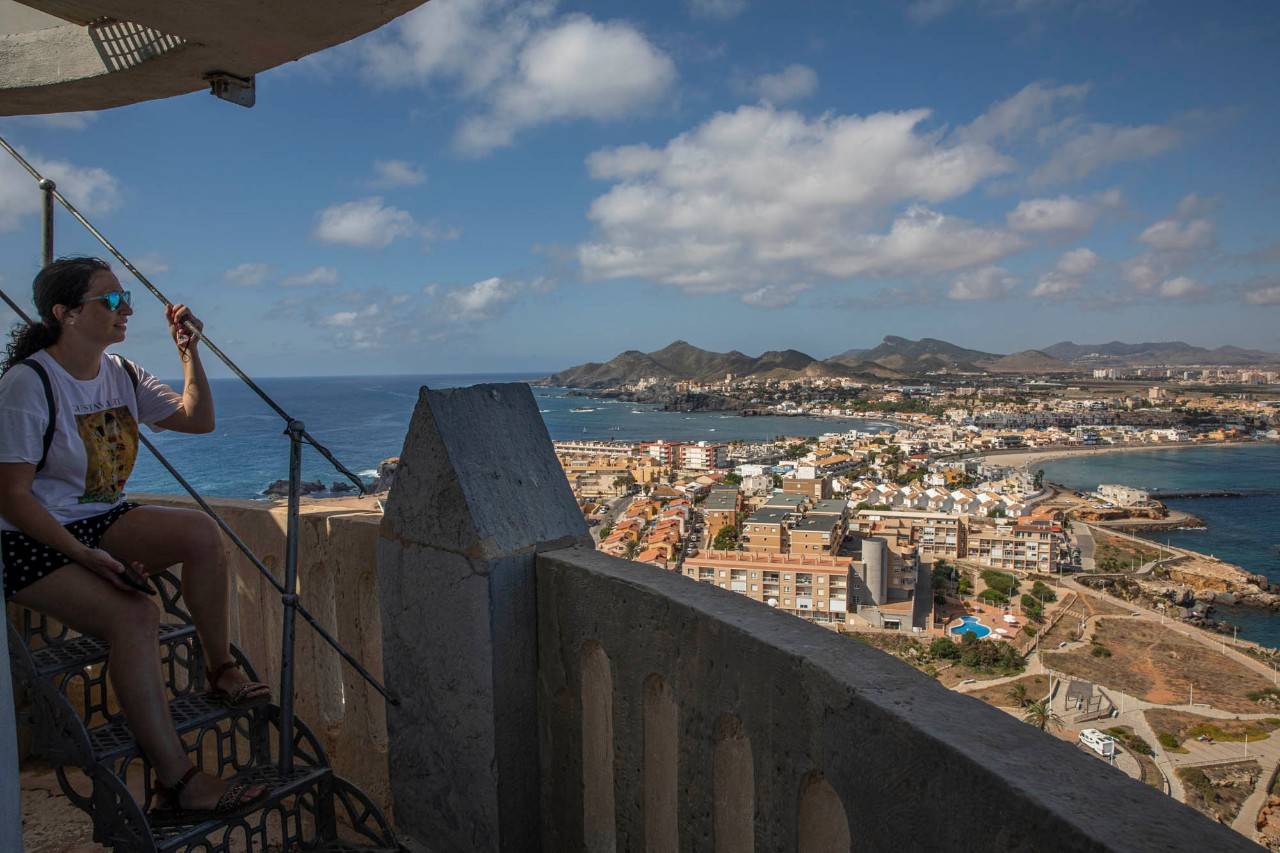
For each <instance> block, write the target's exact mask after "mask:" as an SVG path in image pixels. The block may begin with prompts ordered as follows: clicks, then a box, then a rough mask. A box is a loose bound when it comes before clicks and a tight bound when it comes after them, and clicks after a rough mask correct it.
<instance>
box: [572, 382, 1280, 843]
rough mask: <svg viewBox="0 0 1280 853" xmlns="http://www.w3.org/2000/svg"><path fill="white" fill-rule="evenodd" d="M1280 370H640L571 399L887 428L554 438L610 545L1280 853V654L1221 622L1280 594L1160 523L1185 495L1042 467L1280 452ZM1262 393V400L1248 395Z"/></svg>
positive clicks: (1272, 603)
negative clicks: (1223, 451) (877, 659)
mask: <svg viewBox="0 0 1280 853" xmlns="http://www.w3.org/2000/svg"><path fill="white" fill-rule="evenodd" d="M1275 378H1276V377H1275V375H1274V374H1273V373H1272V372H1269V371H1257V370H1247V369H1246V370H1235V371H1225V370H1215V371H1214V372H1212V374H1211V375H1210V374H1206V373H1205V372H1204V370H1201V369H1197V370H1194V371H1192V370H1174V369H1172V368H1164V369H1162V372H1161V374H1160V375H1159V376H1157V375H1155V372H1154V371H1151V372H1149V373H1140V374H1138V373H1134V372H1133V371H1132V370H1130V369H1127V368H1125V369H1120V370H1117V369H1115V368H1099V369H1098V370H1097V371H1093V370H1089V371H1085V372H1082V373H1080V374H1079V375H1078V376H1077V377H1076V378H1075V381H1073V379H1072V378H1071V377H1068V378H1065V379H1060V380H1052V381H1049V380H1045V379H1044V378H1043V377H1031V376H1018V377H991V376H990V375H984V376H968V377H955V376H946V375H943V376H933V377H929V378H928V379H927V381H912V382H910V383H905V382H898V381H889V382H880V383H870V382H861V381H856V380H852V379H848V378H845V379H839V378H832V377H809V378H791V379H786V380H769V379H766V380H759V379H754V378H746V379H744V378H735V377H733V376H725V377H724V378H723V379H721V380H719V381H717V382H707V381H701V382H695V381H689V380H680V381H677V382H664V381H662V380H657V379H644V378H642V379H639V380H636V381H632V382H627V383H624V384H621V385H618V386H613V387H606V388H593V389H583V390H580V391H576V392H569V393H576V394H580V395H582V396H584V397H588V398H589V397H603V398H606V399H608V398H613V399H632V400H638V399H647V400H648V401H650V402H655V403H658V404H660V405H664V404H670V403H671V402H672V401H676V400H684V401H686V402H688V401H696V400H698V399H699V398H705V397H706V396H707V395H716V396H717V397H718V398H720V399H733V400H740V401H747V402H748V403H749V408H748V407H744V409H746V411H743V412H741V413H742V414H745V415H747V416H751V415H806V416H810V417H830V418H836V417H849V416H853V415H864V416H870V417H875V418H877V419H878V420H877V423H886V424H889V426H883V427H878V428H876V427H868V428H865V429H852V430H844V431H830V432H824V433H820V434H818V435H813V436H802V435H792V436H779V437H777V438H776V439H773V440H769V441H755V442H736V441H735V442H715V441H708V440H698V441H673V440H663V439H660V438H655V439H653V440H647V441H599V440H566V441H557V442H555V447H556V453H557V457H558V458H559V460H560V463H561V465H562V467H563V469H564V472H565V476H566V478H567V479H568V482H569V484H570V486H571V488H572V490H573V493H574V495H575V496H576V497H577V499H578V503H579V506H580V507H581V509H582V512H583V514H584V516H585V518H586V519H587V521H588V524H589V526H590V530H591V531H592V536H593V539H594V541H595V542H596V543H597V548H598V549H599V550H600V551H602V552H605V553H608V554H611V555H614V556H617V557H622V558H626V559H630V560H633V561H636V562H639V563H645V564H648V565H651V566H654V567H657V568H659V569H662V570H666V571H670V572H675V573H679V574H681V575H683V576H684V577H686V578H688V579H690V580H691V581H696V582H703V583H709V584H713V585H715V586H717V587H719V588H722V589H724V590H727V591H730V592H733V593H736V594H739V595H742V596H745V597H747V598H750V599H752V600H754V601H757V602H759V603H760V605H761V606H762V607H770V608H774V609H776V610H780V611H782V612H784V613H787V614H790V615H791V616H794V617H796V618H801V619H805V620H807V621H810V622H813V623H815V624H817V625H820V626H823V627H825V628H827V629H830V630H832V631H836V632H839V633H841V634H843V635H845V636H847V637H848V638H849V640H850V641H851V642H864V643H869V644H872V645H874V646H876V647H878V648H880V649H882V650H884V651H886V652H888V653H890V654H893V655H895V656H896V657H898V658H900V659H901V660H903V661H905V662H906V663H907V664H909V665H911V666H913V667H915V668H917V669H919V670H921V671H922V672H924V673H926V674H928V675H930V676H932V677H934V678H937V679H938V680H939V681H940V682H941V683H943V684H944V685H946V686H948V687H949V688H951V689H953V690H957V691H960V692H962V693H965V694H968V695H971V696H973V697H974V698H976V699H978V700H981V701H985V702H988V703H990V704H992V705H994V706H996V707H999V708H1001V709H1003V710H1005V711H1007V712H1008V713H1010V714H1012V715H1014V716H1016V717H1018V718H1019V719H1022V720H1025V721H1027V722H1028V723H1030V724H1032V725H1036V726H1038V727H1039V728H1041V729H1043V730H1044V731H1046V732H1047V733H1049V734H1051V735H1054V736H1056V737H1059V738H1062V739H1065V740H1068V741H1072V742H1074V743H1076V744H1077V745H1078V746H1079V747H1080V748H1081V749H1082V750H1086V751H1088V752H1089V753H1090V754H1093V755H1096V756H1097V757H1098V758H1099V759H1100V760H1104V761H1107V762H1109V763H1111V764H1113V765H1114V766H1115V768H1116V770H1117V772H1124V773H1128V774H1129V775H1130V776H1132V777H1134V778H1136V779H1140V780H1142V781H1144V782H1146V783H1148V784H1150V785H1152V786H1154V787H1156V788H1158V789H1160V790H1162V791H1164V792H1165V793H1167V794H1169V795H1170V796H1172V797H1175V798H1176V799H1178V800H1180V801H1183V802H1185V803H1187V804H1188V805H1190V806H1192V807H1194V808H1197V809H1199V810H1200V811H1202V812H1204V813H1205V814H1207V815H1209V816H1210V817H1211V818H1213V819H1215V820H1218V821H1221V822H1223V823H1227V824H1230V825H1232V826H1234V827H1235V828H1236V829H1237V830H1238V831H1240V832H1242V833H1243V834H1245V835H1247V836H1249V837H1250V838H1255V839H1256V840H1259V841H1260V842H1262V843H1264V844H1266V845H1267V846H1268V847H1269V848H1270V849H1280V789H1277V786H1276V782H1275V776H1276V771H1277V765H1280V736H1276V737H1268V735H1269V733H1270V732H1272V731H1274V730H1276V729H1278V728H1280V716H1277V715H1278V714H1280V686H1278V685H1280V682H1278V681H1277V678H1280V676H1278V675H1277V674H1276V673H1277V669H1276V667H1277V663H1278V658H1277V654H1276V652H1275V651H1274V650H1271V649H1267V648H1263V647H1260V646H1257V645H1255V644H1253V643H1249V642H1247V641H1244V640H1241V639H1239V638H1238V636H1236V635H1235V632H1234V630H1233V628H1234V626H1232V625H1230V624H1229V623H1228V622H1227V621H1225V620H1221V619H1219V618H1217V614H1216V612H1215V603H1218V604H1227V603H1230V604H1233V605H1242V606H1252V607H1257V608H1264V609H1276V608H1280V595H1277V592H1276V591H1275V590H1273V589H1272V588H1271V586H1270V584H1269V583H1268V580H1267V579H1266V578H1265V577H1263V576H1261V575H1255V574H1250V573H1249V572H1248V571H1247V570H1245V569H1244V568H1242V567H1239V566H1234V565H1231V564H1229V563H1226V562H1223V561H1220V560H1217V559H1215V558H1213V557H1210V556H1208V555H1205V554H1200V553H1197V552H1194V551H1189V550H1186V549H1182V548H1175V547H1172V546H1167V545H1161V544H1158V543H1157V542H1156V541H1155V540H1154V539H1147V538H1142V537H1141V534H1142V533H1144V532H1147V533H1150V532H1151V531H1159V530H1161V529H1168V528H1177V527H1189V526H1196V525H1198V524H1200V521H1199V519H1196V518H1194V517H1192V516H1190V515H1188V514H1186V513H1183V512H1179V511H1178V510H1176V509H1171V508H1169V507H1168V506H1166V505H1165V503H1164V502H1163V500H1162V498H1168V497H1172V495H1163V494H1161V493H1158V492H1151V491H1148V490H1145V489H1141V488H1135V487H1133V486H1131V485H1127V484H1123V483H1098V484H1097V486H1096V487H1095V488H1093V489H1091V490H1089V491H1083V492H1077V491H1074V490H1071V489H1067V488H1065V487H1063V486H1060V485H1057V484H1054V483H1052V482H1047V481H1046V480H1045V477H1044V473H1043V471H1041V470H1040V469H1039V467H1038V464H1039V463H1041V462H1044V461H1045V460H1047V459H1052V458H1056V457H1060V456H1070V455H1076V454H1105V453H1115V452H1124V451H1128V450H1166V451H1168V452H1174V451H1175V449H1178V448H1188V447H1217V446H1237V445H1246V444H1251V443H1266V442H1274V441H1276V440H1277V439H1280V431H1278V430H1277V427H1280V394H1276V395H1275V397H1274V398H1273V397H1272V395H1271V391H1272V389H1270V388H1268V387H1267V384H1265V383H1273V382H1274V381H1275ZM1215 382H1222V383H1227V384H1228V385H1229V388H1228V390H1226V391H1225V392H1224V391H1223V390H1222V389H1221V388H1217V389H1215V388H1212V387H1207V386H1209V385H1212V384H1213V383H1215ZM1254 382H1259V383H1264V384H1261V385H1260V386H1259V387H1258V388H1256V389H1255V390H1256V391H1258V392H1260V393H1240V392H1239V391H1238V389H1237V386H1238V385H1240V384H1242V383H1244V384H1250V383H1254ZM663 401H665V403H664V402H663ZM587 405H589V404H584V406H587Z"/></svg>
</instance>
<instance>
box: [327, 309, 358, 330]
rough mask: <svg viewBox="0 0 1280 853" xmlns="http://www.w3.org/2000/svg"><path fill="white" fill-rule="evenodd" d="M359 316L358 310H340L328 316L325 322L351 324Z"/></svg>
mask: <svg viewBox="0 0 1280 853" xmlns="http://www.w3.org/2000/svg"><path fill="white" fill-rule="evenodd" d="M359 317H360V313H359V312H358V311H339V312H337V313H336V314H330V315H329V316H328V317H326V318H325V320H324V323H325V325H326V326H351V325H354V324H355V322H356V320H357V319H359Z"/></svg>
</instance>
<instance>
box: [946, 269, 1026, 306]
mask: <svg viewBox="0 0 1280 853" xmlns="http://www.w3.org/2000/svg"><path fill="white" fill-rule="evenodd" d="M1017 286H1018V279H1017V277H1016V276H1013V275H1010V274H1009V271H1008V270H1005V269H1001V268H1000V267H983V268H982V269H977V270H972V271H970V272H966V273H962V274H961V275H959V276H958V277H957V278H956V280H955V281H954V282H952V283H951V290H950V291H948V293H947V296H949V297H950V298H951V299H958V300H964V301H973V300H982V299H1000V298H1003V297H1005V296H1008V295H1009V294H1010V293H1011V292H1013V289H1014V288H1015V287H1017Z"/></svg>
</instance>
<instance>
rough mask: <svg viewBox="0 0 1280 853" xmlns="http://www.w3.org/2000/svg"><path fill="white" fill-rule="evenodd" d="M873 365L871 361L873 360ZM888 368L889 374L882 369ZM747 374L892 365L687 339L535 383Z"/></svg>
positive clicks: (575, 384) (833, 372) (817, 373)
mask: <svg viewBox="0 0 1280 853" xmlns="http://www.w3.org/2000/svg"><path fill="white" fill-rule="evenodd" d="M872 367H873V368H874V367H875V366H874V365H873V366H872ZM885 373H887V374H889V376H888V377H886V376H884V375H882V374H885ZM729 374H732V375H734V376H740V377H741V376H751V377H755V378H759V379H779V380H782V379H798V378H801V377H832V378H841V377H847V378H851V379H861V380H864V381H876V380H881V379H884V378H892V377H893V376H895V375H896V374H894V373H893V372H892V371H884V370H882V369H881V370H874V371H867V370H863V369H860V368H859V367H858V366H857V365H853V366H851V365H846V364H840V363H836V362H830V361H819V360H818V359H816V358H814V357H813V356H811V355H808V354H807V353H803V352H800V351H799V350H793V349H788V350H772V351H769V352H765V353H761V354H760V355H759V356H756V357H752V356H749V355H745V354H743V353H740V352H738V351H737V350H734V351H732V352H723V353H722V352H711V351H709V350H704V349H700V348H698V347H695V346H693V345H692V344H690V343H688V342H686V341H675V342H674V343H672V344H669V345H667V346H665V347H663V348H662V349H660V350H656V351H654V352H650V353H643V352H639V351H638V350H628V351H626V352H624V353H622V354H620V355H618V356H615V357H614V358H612V359H610V360H609V361H607V362H605V363H603V364H601V363H599V362H592V363H589V364H581V365H578V366H577V367H571V368H569V369H568V370H563V371H561V372H559V373H556V374H554V375H552V376H548V377H546V378H545V379H541V380H539V381H538V383H537V384H540V385H557V386H561V387H566V388H611V387H616V386H618V385H623V384H628V383H633V382H638V381H640V380H642V379H649V378H653V379H657V380H660V381H667V382H674V381H678V380H682V379H683V380H689V381H693V382H716V381H719V380H721V379H724V377H725V376H726V375H729Z"/></svg>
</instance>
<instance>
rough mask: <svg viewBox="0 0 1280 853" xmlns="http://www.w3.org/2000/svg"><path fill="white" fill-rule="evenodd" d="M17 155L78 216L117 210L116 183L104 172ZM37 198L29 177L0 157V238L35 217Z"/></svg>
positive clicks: (24, 152) (117, 189) (92, 167)
mask: <svg viewBox="0 0 1280 853" xmlns="http://www.w3.org/2000/svg"><path fill="white" fill-rule="evenodd" d="M20 153H22V155H23V156H24V157H26V158H27V160H28V161H29V162H30V163H31V165H32V166H34V167H35V168H36V170H37V171H38V172H40V173H41V174H43V175H44V176H45V177H46V178H49V179H50V180H52V181H53V182H54V183H56V184H57V185H58V191H59V192H61V193H62V194H63V195H64V196H65V197H66V198H67V200H68V201H70V202H71V203H72V204H74V205H75V206H76V207H78V208H79V209H80V210H81V211H82V212H84V213H88V214H102V213H109V212H110V211H112V210H114V209H115V208H116V207H118V206H119V204H120V182H119V181H117V180H116V178H115V177H114V176H113V175H112V174H111V173H110V172H108V171H107V170H105V169H100V168H98V167H96V166H77V165H75V164H73V163H68V162H67V161H65V160H46V159H44V158H42V157H36V156H33V155H31V154H29V153H27V152H26V151H20ZM40 197H41V192H40V189H39V188H38V187H37V186H36V182H35V181H34V180H32V178H31V175H29V174H27V171H26V170H25V169H23V168H22V167H21V166H19V165H18V163H17V161H16V160H14V159H13V158H12V157H10V156H8V155H7V154H5V155H2V156H0V234H2V233H4V232H6V231H14V230H16V229H17V228H18V227H19V225H20V224H21V222H22V220H23V219H24V218H25V217H27V216H30V215H32V214H36V213H39V212H40V205H41V199H40Z"/></svg>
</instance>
